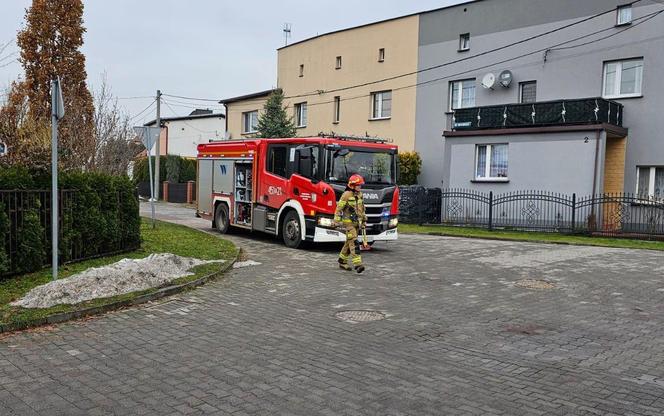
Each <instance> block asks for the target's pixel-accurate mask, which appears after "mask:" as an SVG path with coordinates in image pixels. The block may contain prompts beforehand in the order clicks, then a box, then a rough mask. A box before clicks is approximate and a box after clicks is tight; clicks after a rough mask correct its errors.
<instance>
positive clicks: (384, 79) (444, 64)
mask: <svg viewBox="0 0 664 416" xmlns="http://www.w3.org/2000/svg"><path fill="white" fill-rule="evenodd" d="M640 1H642V0H635V1H633V2H632V3H630V5H634V4H636V3H638V2H640ZM615 10H616V9H615V7H614V8H611V9H609V10H606V11H604V12H601V13H598V14H595V15H592V16H589V17H586V18H584V19H581V20H578V21H576V22H573V23H569V24H566V25H563V26H560V27H557V28H555V29H552V30H549V31H546V32H543V33H539V34H537V35H533V36H530V37H527V38H524V39H521V40H518V41H516V42H512V43H508V44H506V45H503V46H499V47H497V48H494V49H489V50H487V51H484V52H480V53H478V54H475V55H470V56H466V57H464V58H459V59H456V60H453V61H449V62H444V63H442V64H438V65H433V66H430V67H427V68H422V69H418V70H417V71H411V72H407V73H404V74H400V75H394V76H391V77H387V78H383V79H379V80H375V81H368V82H364V83H361V84H356V85H351V86H347V87H341V88H335V89H332V90H328V91H325V90H321V92H313V93H306V94H299V95H293V96H290V97H284V98H300V97H309V96H312V95H320V94H330V93H334V92H339V91H345V90H349V89H354V88H359V87H365V86H368V85H373V84H378V83H381V82H385V81H392V80H394V79H398V78H403V77H406V76H410V75H416V74H420V73H422V72H427V71H431V70H434V69H439V68H443V67H445V66H449V65H453V64H457V63H459V62H464V61H467V60H470V59H474V58H477V57H480V56H485V55H488V54H490V53H494V52H498V51H501V50H503V49H507V48H511V47H512V46H516V45H520V44H523V43H526V42H529V41H531V40H534V39H537V38H540V37H543V36H547V35H550V34H552V33H555V32H559V31H561V30H564V29H567V28H570V27H572V26H576V25H579V24H581V23H585V22H587V21H590V20H593V19H596V18H598V17H600V16H603V15H605V14H608V13H612V12H614V11H615Z"/></svg>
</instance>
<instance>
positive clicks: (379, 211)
mask: <svg viewBox="0 0 664 416" xmlns="http://www.w3.org/2000/svg"><path fill="white" fill-rule="evenodd" d="M390 208H392V204H365V205H364V212H365V213H366V214H367V223H368V224H379V223H380V222H381V221H387V220H388V219H389V215H390Z"/></svg>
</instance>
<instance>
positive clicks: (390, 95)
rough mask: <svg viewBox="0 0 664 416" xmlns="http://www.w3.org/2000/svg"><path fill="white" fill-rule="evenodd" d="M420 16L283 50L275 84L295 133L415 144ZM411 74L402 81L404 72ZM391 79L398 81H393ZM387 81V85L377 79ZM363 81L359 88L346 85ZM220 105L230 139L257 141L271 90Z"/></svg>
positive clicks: (338, 33)
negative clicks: (259, 122)
mask: <svg viewBox="0 0 664 416" xmlns="http://www.w3.org/2000/svg"><path fill="white" fill-rule="evenodd" d="M418 22H419V16H417V15H412V16H405V17H400V18H396V19H391V20H386V21H381V22H376V23H370V24H367V25H364V26H359V27H354V28H350V29H344V30H340V31H336V32H331V33H326V34H323V35H319V36H316V37H314V38H310V39H306V40H303V41H300V42H296V43H293V44H291V45H288V46H285V47H283V48H281V49H279V50H278V64H277V87H278V88H281V89H282V90H283V92H284V95H285V100H284V105H285V106H286V108H287V112H288V113H289V114H290V115H291V116H292V117H293V121H294V122H295V125H296V126H297V133H296V134H297V136H300V137H306V136H315V135H318V134H319V133H332V132H333V133H336V134H340V135H355V136H365V135H369V136H374V137H381V138H389V139H391V140H392V141H393V142H394V143H395V144H397V145H398V146H399V148H400V149H401V150H402V151H403V150H413V148H414V146H415V102H416V96H415V93H416V88H415V84H416V82H417V75H415V74H414V73H415V72H416V71H417V50H418V48H417V42H418ZM407 73H413V74H412V75H406V76H402V75H403V74H407ZM389 78H393V79H389ZM382 79H389V80H386V81H382V82H376V81H377V80H382ZM361 84H366V85H363V86H360V87H356V88H348V87H349V86H356V85H361ZM270 92H272V90H268V91H262V92H259V93H256V94H249V95H245V96H241V97H234V98H229V99H225V100H222V101H220V102H221V103H222V104H224V105H225V106H226V123H227V132H228V133H229V135H230V138H234V139H237V138H243V137H252V136H253V135H254V134H255V131H254V130H253V129H252V128H251V126H252V123H253V122H256V121H257V117H258V116H259V115H260V114H261V113H262V109H263V105H264V104H265V102H266V100H267V97H268V95H269V93H270Z"/></svg>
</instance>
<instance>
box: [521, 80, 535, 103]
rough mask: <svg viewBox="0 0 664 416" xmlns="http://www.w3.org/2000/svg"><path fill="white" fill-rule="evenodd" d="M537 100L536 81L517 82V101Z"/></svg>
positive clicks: (531, 101) (529, 101)
mask: <svg viewBox="0 0 664 416" xmlns="http://www.w3.org/2000/svg"><path fill="white" fill-rule="evenodd" d="M536 101H537V81H527V82H520V83H519V102H520V103H534V102H536Z"/></svg>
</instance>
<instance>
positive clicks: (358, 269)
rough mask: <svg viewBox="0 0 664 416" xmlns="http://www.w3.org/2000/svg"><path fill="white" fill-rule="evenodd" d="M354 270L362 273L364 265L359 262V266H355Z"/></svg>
mask: <svg viewBox="0 0 664 416" xmlns="http://www.w3.org/2000/svg"><path fill="white" fill-rule="evenodd" d="M355 271H356V272H358V273H362V272H363V271H364V266H363V265H361V264H360V265H359V266H355Z"/></svg>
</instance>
